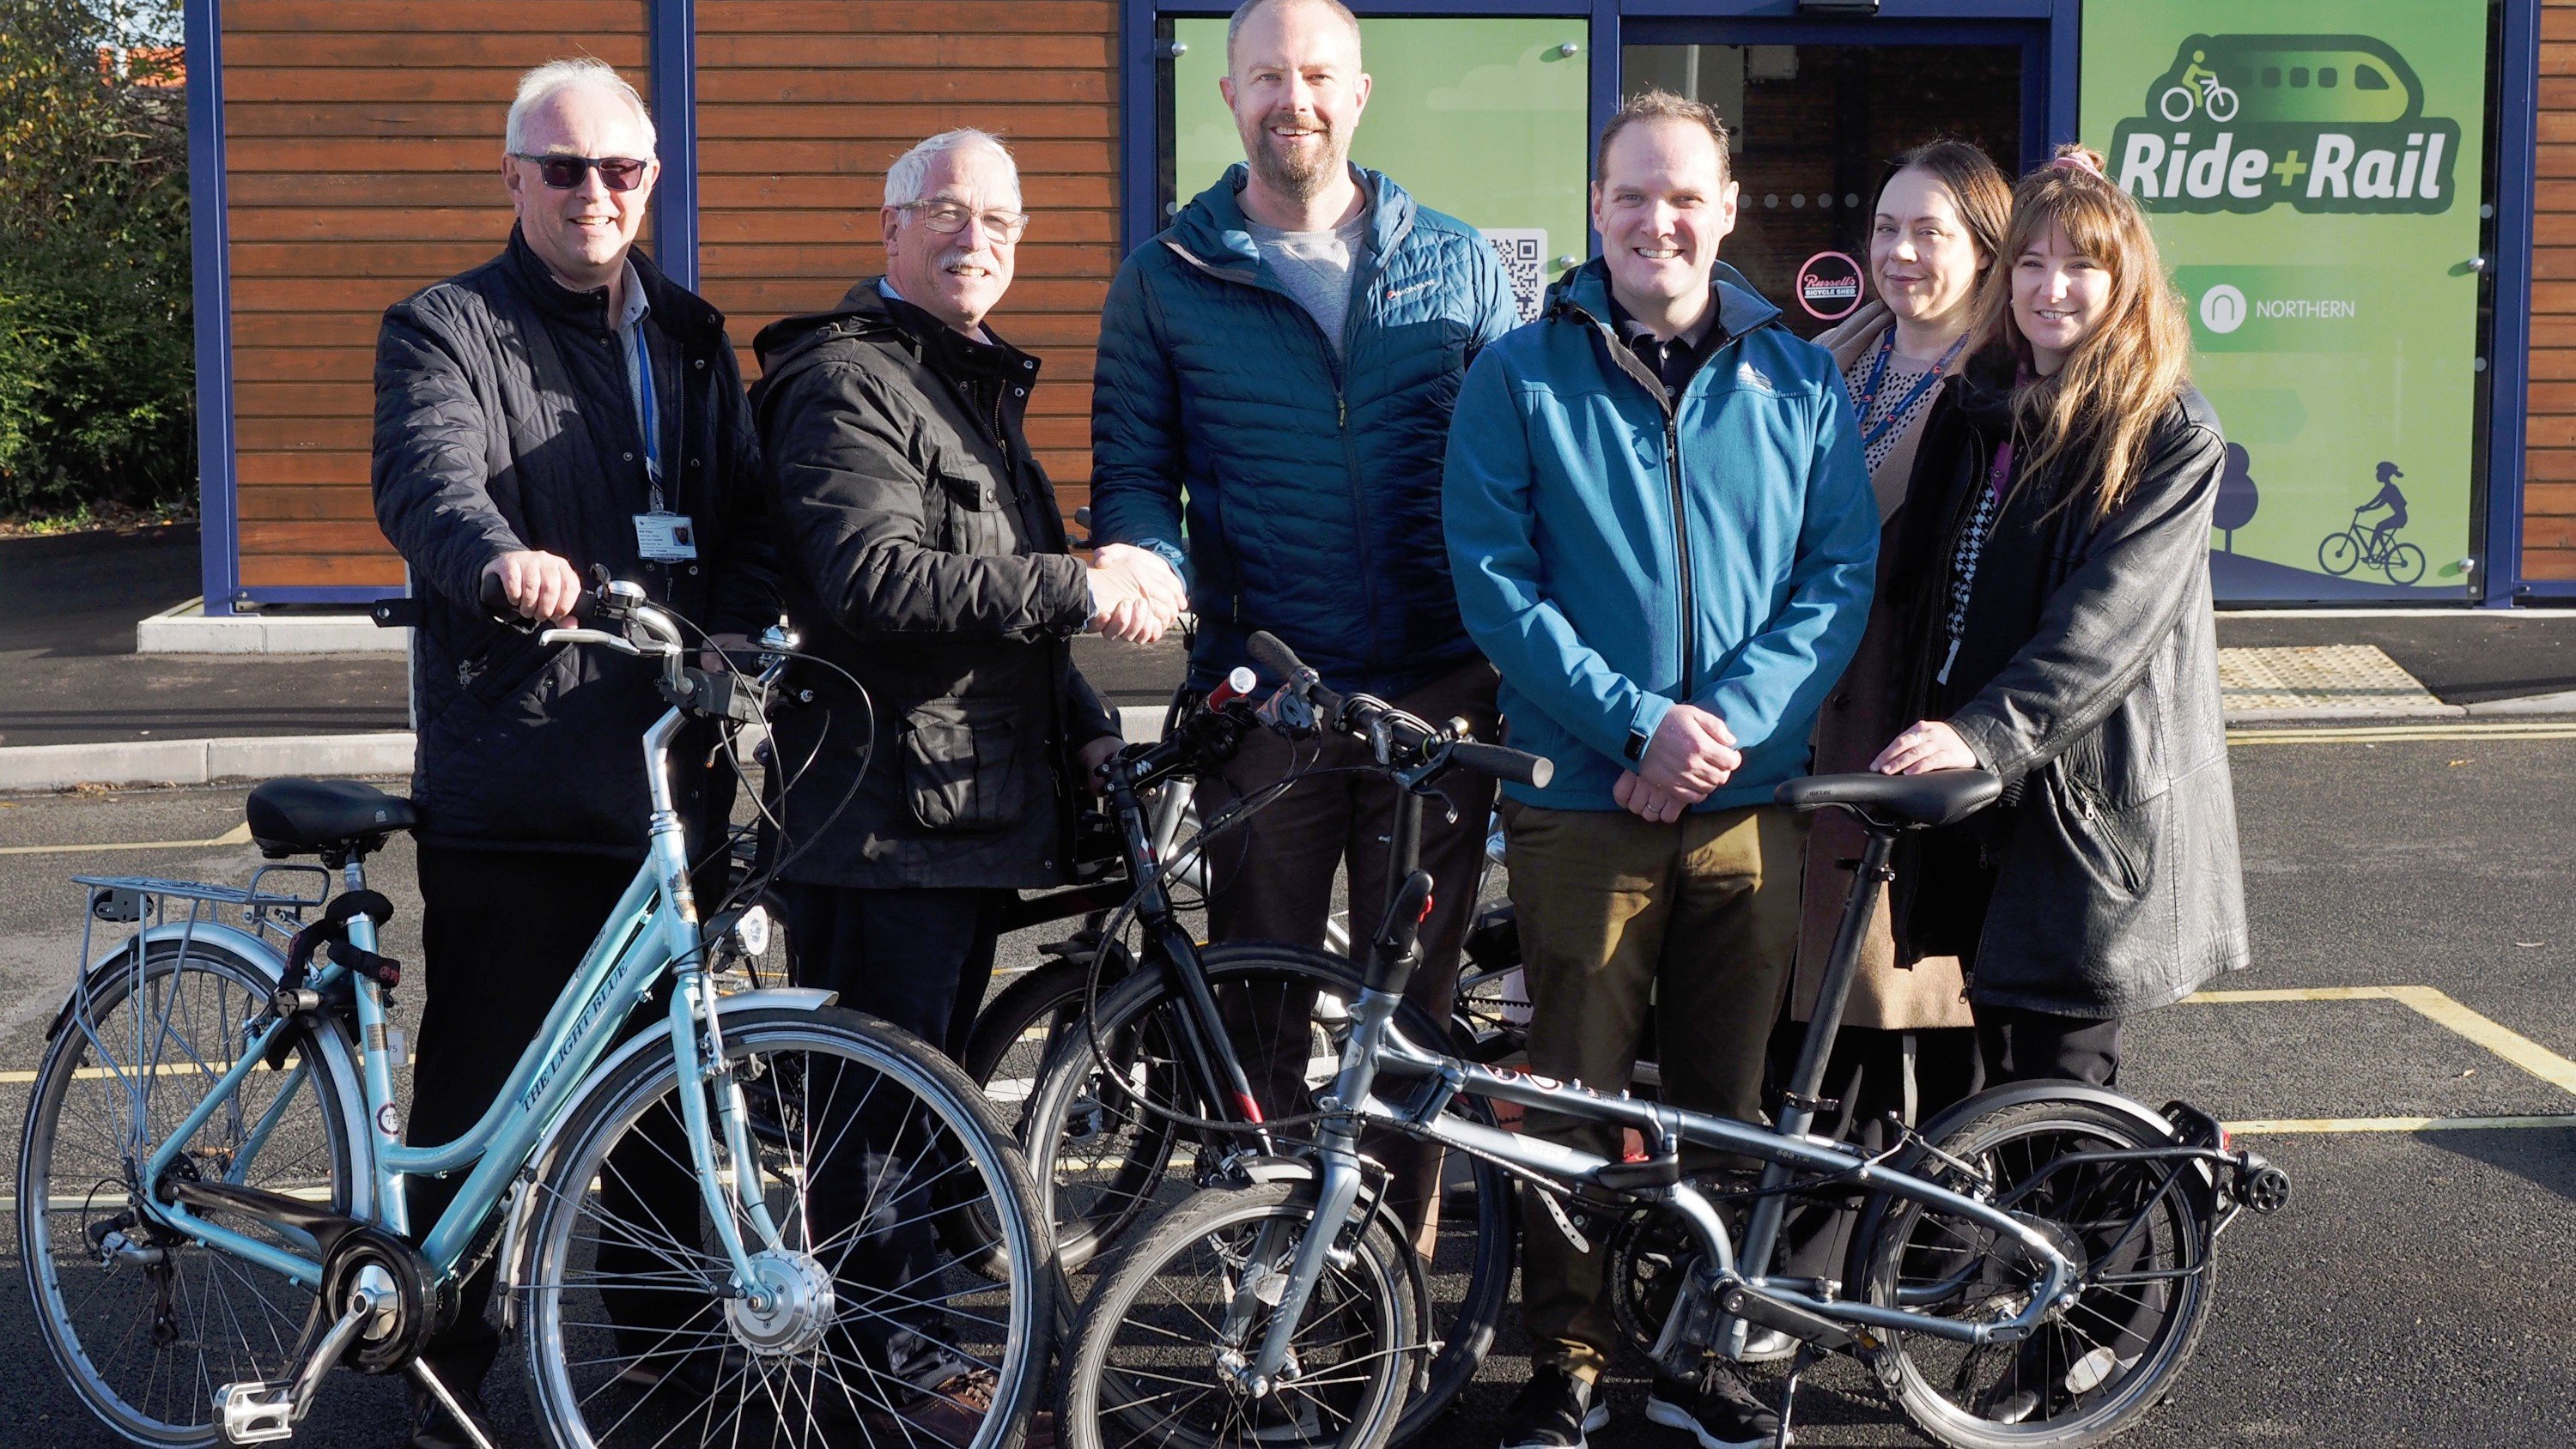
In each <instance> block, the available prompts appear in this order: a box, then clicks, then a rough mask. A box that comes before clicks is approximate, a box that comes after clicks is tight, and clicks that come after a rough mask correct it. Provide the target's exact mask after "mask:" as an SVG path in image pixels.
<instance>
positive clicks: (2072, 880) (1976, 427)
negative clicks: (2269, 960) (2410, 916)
mask: <svg viewBox="0 0 2576 1449" xmlns="http://www.w3.org/2000/svg"><path fill="white" fill-rule="evenodd" d="M1981 361H1983V360H1982V359H1981ZM2009 383H2010V372H2009V370H2008V369H2005V370H2003V371H2001V372H2000V373H1998V372H1997V371H1996V370H1994V369H1992V368H1990V367H1984V366H1972V367H1971V369H1970V372H1969V375H1968V376H1967V377H1966V378H1963V379H1962V380H1961V381H1960V382H1959V383H1956V384H1954V385H1953V386H1952V387H1950V388H1948V389H1946V390H1945V391H1944V393H1943V396H1942V398H1941V400H1940V402H1938V403H1937V404H1935V406H1934V410H1933V414H1932V417H1931V419H1930V420H1929V421H1928V422H1927V423H1926V425H1925V432H1924V438H1923V445H1922V449H1921V451H1920V453H1919V454H1918V455H1917V458H1916V464H1915V470H1914V478H1913V483H1912V486H1911V488H1910V489H1909V491H1908V493H1907V497H1906V503H1905V511H1904V527H1903V529H1902V531H1901V535H1900V538H1899V540H1898V543H1897V548H1898V551H1899V556H1898V558H1897V559H1896V560H1895V561H1894V564H1893V570H1892V573H1891V584H1892V587H1893V588H1894V589H1895V590H1897V591H1898V595H1897V596H1898V597H1899V598H1902V599H1903V600H1905V601H1906V617H1907V619H1908V620H1909V630H1908V636H1907V638H1906V640H1905V641H1904V644H1903V645H1902V646H1901V649H1900V653H1899V657H1898V667H1897V668H1896V669H1895V670H1894V671H1892V674H1893V679H1892V688H1893V690H1894V691H1895V693H1894V697H1893V698H1892V699H1891V701H1890V703H1891V705H1892V706H1893V707H1894V710H1893V713H1892V714H1891V716H1890V717H1891V718H1895V719H1901V720H1906V721H1912V720H1916V719H1921V718H1924V717H1925V715H1926V713H1927V712H1928V706H1929V702H1930V701H1931V699H1932V697H1933V691H1932V680H1933V675H1934V673H1935V671H1936V670H1937V669H1938V667H1939V664H1940V660H1941V656H1942V654H1943V653H1945V652H1946V645H1947V640H1946V637H1945V636H1944V635H1943V634H1942V632H1941V630H1940V627H1939V626H1940V621H1941V619H1942V617H1943V615H1944V612H1945V605H1946V600H1945V599H1943V598H1942V597H1941V596H1940V595H1941V592H1942V586H1943V583H1944V581H1945V576H1946V567H1945V561H1946V560H1947V559H1948V558H1949V556H1950V552H1951V549H1952V547H1953V546H1954V544H1955V543H1956V541H1957V539H1958V536H1959V532H1960V530H1961V529H1962V528H1963V527H1964V526H1965V525H1966V522H1967V518H1968V515H1969V513H1970V512H1971V511H1972V509H1973V506H1974V501H1975V498H1976V494H1977V492H1978V490H1980V489H1982V488H1983V487H1984V486H1985V484H1986V478H1987V470H1988V468H1989V467H1990V466H1991V464H1992V463H1993V460H1994V454H1995V448H1996V446H1997V444H1998V443H1999V442H2000V441H2001V440H2002V439H2003V438H2004V437H2005V436H2007V433H2008V427H2009V422H2008V413H2007V410H2006V409H2007V398H2008V395H2007V389H2008V387H2009ZM2225 451H2226V444H2225V440H2224V439H2223V438H2222V437H2221V436H2220V433H2219V428H2218V418H2217V415H2216V414H2215V413H2214V412H2212V411H2211V409H2210V407H2209V404H2208V402H2207V401H2206V400H2205V399H2203V398H2202V397H2201V395H2200V394H2199V393H2198V392H2196V391H2193V390H2190V389H2188V388H2186V389H2185V390H2184V392H2183V393H2182V395H2181V396H2180V397H2178V398H2177V399H2176V400H2175V401H2174V403H2173V405H2172V407H2171V408H2170V409H2168V411H2167V412H2166V414H2165V416H2164V418H2163V419H2162V420H2161V421H2160V422H2159V423H2158V424H2157V426H2156V428H2155V430H2154V432H2153V434H2152V435H2151V437H2150V440H2149V443H2148V445H2147V448H2146V452H2145V455H2144V458H2143V461H2142V462H2141V463H2140V464H2139V465H2138V466H2139V468H2140V469H2141V471H2142V476H2141V478H2140V479H2139V481H2138V486H2137V488H2136V491H2135V492H2133V493H2132V494H2131V495H2130V497H2129V499H2128V501H2127V502H2126V503H2125V504H2123V505H2122V507H2121V508H2120V510H2119V511H2118V512H2117V513H2115V514H2113V515H2112V516H2111V517H2110V518H2109V519H2107V520H2105V521H2104V522H2102V523H2101V524H2100V525H2098V526H2096V525H2095V524H2094V522H2093V518H2092V513H2091V510H2090V509H2089V508H2088V507H2086V506H2085V505H2084V504H2083V503H2082V502H2080V501H2079V502H2077V503H2076V504H2074V505H2073V506H2070V507H2067V508H2063V509H2059V510H2058V511H2057V512H2056V513H2054V514H2053V515H2052V516H2051V518H2050V520H2049V523H2048V524H2047V526H2046V527H2045V528H2044V529H2043V531H2042V534H2041V540H2040V545H2039V546H2041V547H2043V548H2045V549H2046V550H2047V564H2046V572H2045V577H2046V579H2047V581H2048V584H2049V593H2048V597H2047V602H2046V604H2045V606H2044V607H2043V608H2042V610H2041V613H2040V618H2039V623H2038V628H2037V632H2036V633H2035V634H2034V635H2033V636H2032V637H2031V639H2030V640H2029V641H2028V642H2027V643H2025V644H2023V645H2022V646H2021V648H2020V649H2019V651H2018V652H2017V653H2015V654H2014V656H2013V658H2012V660H2011V662H2010V663H2009V664H2007V665H2005V666H2004V668H2003V670H2002V672H2001V673H1999V674H1998V675H1996V676H1995V678H1994V679H1993V681H1992V682H1990V683H1989V684H1988V685H1987V686H1986V687H1985V688H1984V689H1983V690H1981V691H1980V692H1979V693H1978V694H1977V695H1976V697H1975V698H1973V699H1971V700H1969V701H1968V702H1967V703H1966V704H1964V705H1962V706H1961V707H1959V708H1958V709H1957V710H1956V711H1954V712H1953V713H1952V714H1951V715H1950V716H1949V723H1950V725H1951V726H1952V727H1953V728H1955V729H1956V730H1958V732H1959V734H1960V736H1961V737H1962V738H1963V739H1965V740H1966V741H1967V743H1968V747H1969V748H1970V749H1971V750H1973V751H1975V753H1976V755H1977V758H1978V759H1979V760H1980V761H1982V762H1983V763H1984V764H1985V765H1986V767H1987V768H1989V769H1992V770H1994V771H1995V772H1996V773H1997V774H1999V775H2001V776H2002V777H2003V778H2004V780H2005V782H2006V784H2007V786H2008V787H2009V789H2010V793H2009V794H2008V796H2007V798H2006V802H2005V803H2004V804H2002V805H1999V806H1997V807H1996V809H1997V810H1998V811H1999V812H2001V813H2000V815H1999V816H1998V817H1997V818H1996V819H1995V820H1994V821H1993V822H1992V833H1991V835H1990V836H1989V839H1990V840H1991V841H1992V844H1991V845H1990V846H1989V850H1990V853H1991V856H1992V859H1993V860H1994V863H1995V867H1996V878H1995V889H1994V896H1993V900H1992V903H1991V904H1990V905H1989V907H1988V908H1987V911H1986V916H1985V924H1984V929H1983V931H1982V933H1981V935H1980V936H1979V938H1978V946H1977V951H1976V957H1975V968H1974V973H1973V979H1972V981H1971V982H1970V985H1969V996H1970V998H1971V999H1973V1000H1976V1001H1980V1002H1986V1003H1991V1004H1994V1005H1998V1006H2009V1007H2019V1008H2022V1009H2026V1010H2032V1011H2045V1012H2054V1013H2058V1014H2061V1015H2067V1016H2085V1017H2116V1016H2125V1015H2128V1014H2129V1013H2132V1012H2137V1011H2143V1010H2146V1009H2148V1008H2151V1007H2156V1006H2162V1005H2165V1004H2166V1003H2169V1002H2172V1001H2177V1000H2180V999H2181V998H2182V997H2184V996H2186V995H2188V994H2190V993H2191V992H2192V991H2193V990H2194V989H2196V988H2197V987H2198V986H2199V985H2200V984H2201V983H2202V982H2204V981H2206V980H2208V979H2209V978H2210V977H2212V976H2214V975H2217V974H2218V973H2220V972H2222V971H2228V970H2233V969H2236V968H2238V967H2241V966H2244V965H2245V964H2246V963H2247V961H2248V960H2249V959H2250V956H2251V948H2250V945H2249V941H2248V937H2247V933H2246V925H2245V898H2244V882H2243V874H2242V869H2241V866H2240V862H2239V857H2238V851H2237V841H2236V806H2235V797H2234V793H2233V790H2232V788H2231V785H2230V782H2229V777H2228V768H2227V730H2226V721H2225V717H2224V714H2223V712H2222V708H2221V704H2220V696H2219V687H2218V637H2217V629H2216V625H2215V622H2214V620H2213V618H2212V615H2211V605H2210V588H2209V563H2208V552H2209V528H2210V516H2211V512H2212V510H2213V508H2214V507H2215V506H2216V502H2217V497H2218V479H2219V469H2220V465H2221V463H2222V462H2223V460H2224V455H2225ZM2036 486H2041V487H2047V486H2049V485H2048V483H2047V481H2046V480H2040V482H2039V483H2038V484H2037V485H2036ZM1923 848H1925V846H1924V845H1923V842H1922V841H1921V839H1920V838H1919V837H1916V838H1912V839H1910V840H1909V841H1908V842H1907V845H1906V847H1904V848H1903V849H1902V850H1901V851H1900V855H1899V859H1898V869H1899V879H1898V883H1897V887H1896V890H1895V911H1896V924H1897V929H1898V939H1899V941H1900V942H1904V943H1906V946H1907V950H1908V954H1909V955H1919V954H1923V953H1921V952H1919V951H1915V950H1914V949H1913V944H1912V942H1911V940H1910V939H1909V935H1908V920H1909V917H1910V915H1911V914H1912V906H1913V900H1912V895H1911V891H1910V889H1909V886H1910V884H1911V882H1912V881H1913V880H1914V879H1915V878H1917V877H1918V876H1919V872H1917V871H1915V870H1911V869H1908V868H1907V866H1908V861H1907V859H1906V856H1907V854H1909V853H1911V852H1914V851H1920V850H1921V849H1923Z"/></svg>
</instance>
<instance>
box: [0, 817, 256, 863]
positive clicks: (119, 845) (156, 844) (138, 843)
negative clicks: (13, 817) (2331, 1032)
mask: <svg viewBox="0 0 2576 1449" xmlns="http://www.w3.org/2000/svg"><path fill="white" fill-rule="evenodd" d="M248 844H250V822H249V821H246V820H245V821H243V822H242V823H241V824H239V825H236V826H234V827H233V828H232V829H230V830H227V831H225V832H224V833H223V834H221V835H218V836H216V837H215V838H214V839H212V840H119V841H112V842H109V843H108V844H105V845H0V855H81V854H85V853H87V852H89V851H93V850H199V849H203V848H205V847H207V846H210V845H248Z"/></svg>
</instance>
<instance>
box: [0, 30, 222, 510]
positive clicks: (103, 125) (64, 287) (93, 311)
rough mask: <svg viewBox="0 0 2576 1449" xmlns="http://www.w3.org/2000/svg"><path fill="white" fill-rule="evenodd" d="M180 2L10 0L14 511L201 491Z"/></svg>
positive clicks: (0, 94)
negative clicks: (197, 463)
mask: <svg viewBox="0 0 2576 1449" xmlns="http://www.w3.org/2000/svg"><path fill="white" fill-rule="evenodd" d="M179 33H180V31H179V0H0V517H8V516H12V515H20V514H27V513H49V512H63V511H69V510H74V509H78V508H81V507H84V506H87V505H93V504H99V503H108V502H114V503H123V504H131V505H142V506H151V505H159V504H167V503H173V502H179V501H184V500H186V499H188V498H189V497H190V496H192V493H193V490H194V487H195V475H196V468H195V463H194V442H193V433H194V428H195V400H194V391H195V375H194V374H195V358H194V344H193V337H194V332H193V309H192V308H191V306H190V302H189V266H188V263H189V252H188V134H187V105H186V100H185V92H184V91H183V89H182V88H181V84H180V81H181V76H180V51H179V46H178V41H179Z"/></svg>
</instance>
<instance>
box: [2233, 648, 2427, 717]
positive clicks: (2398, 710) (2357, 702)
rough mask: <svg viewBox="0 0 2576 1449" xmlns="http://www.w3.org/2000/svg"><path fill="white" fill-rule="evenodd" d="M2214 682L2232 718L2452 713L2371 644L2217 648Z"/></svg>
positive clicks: (2394, 661) (2413, 677)
mask: <svg viewBox="0 0 2576 1449" xmlns="http://www.w3.org/2000/svg"><path fill="white" fill-rule="evenodd" d="M2218 687H2219V690H2220V692H2221V693H2222V694H2223V695H2224V696H2225V697H2226V701H2227V713H2228V716H2229V718H2231V719H2233V718H2236V717H2238V716H2240V715H2244V714H2248V713H2252V712H2255V711H2269V710H2300V711H2312V712H2324V711H2328V710H2331V711H2333V712H2334V713H2337V714H2348V715H2422V714H2428V713H2432V714H2443V713H2453V712H2455V711H2454V710H2452V708H2451V707H2450V706H2448V705H2445V704H2443V703H2442V702H2441V701H2440V700H2438V699H2435V698H2434V697H2433V696H2432V694H2431V693H2429V692H2428V691H2427V690H2426V689H2425V688H2424V686H2423V685H2422V684H2421V683H2419V682H2418V681H2417V680H2416V678H2415V676H2414V675H2411V674H2409V673H2407V672H2406V671H2405V670H2403V669H2400V668H2398V667H2397V661H2396V660H2394V659H2391V658H2389V657H2388V656H2387V655H2386V654H2383V653H2381V652H2380V651H2379V650H2378V648H2376V647H2375V646H2373V645H2369V644H2323V645H2316V646H2313V647H2307V648H2295V649H2221V650H2219V651H2218Z"/></svg>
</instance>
